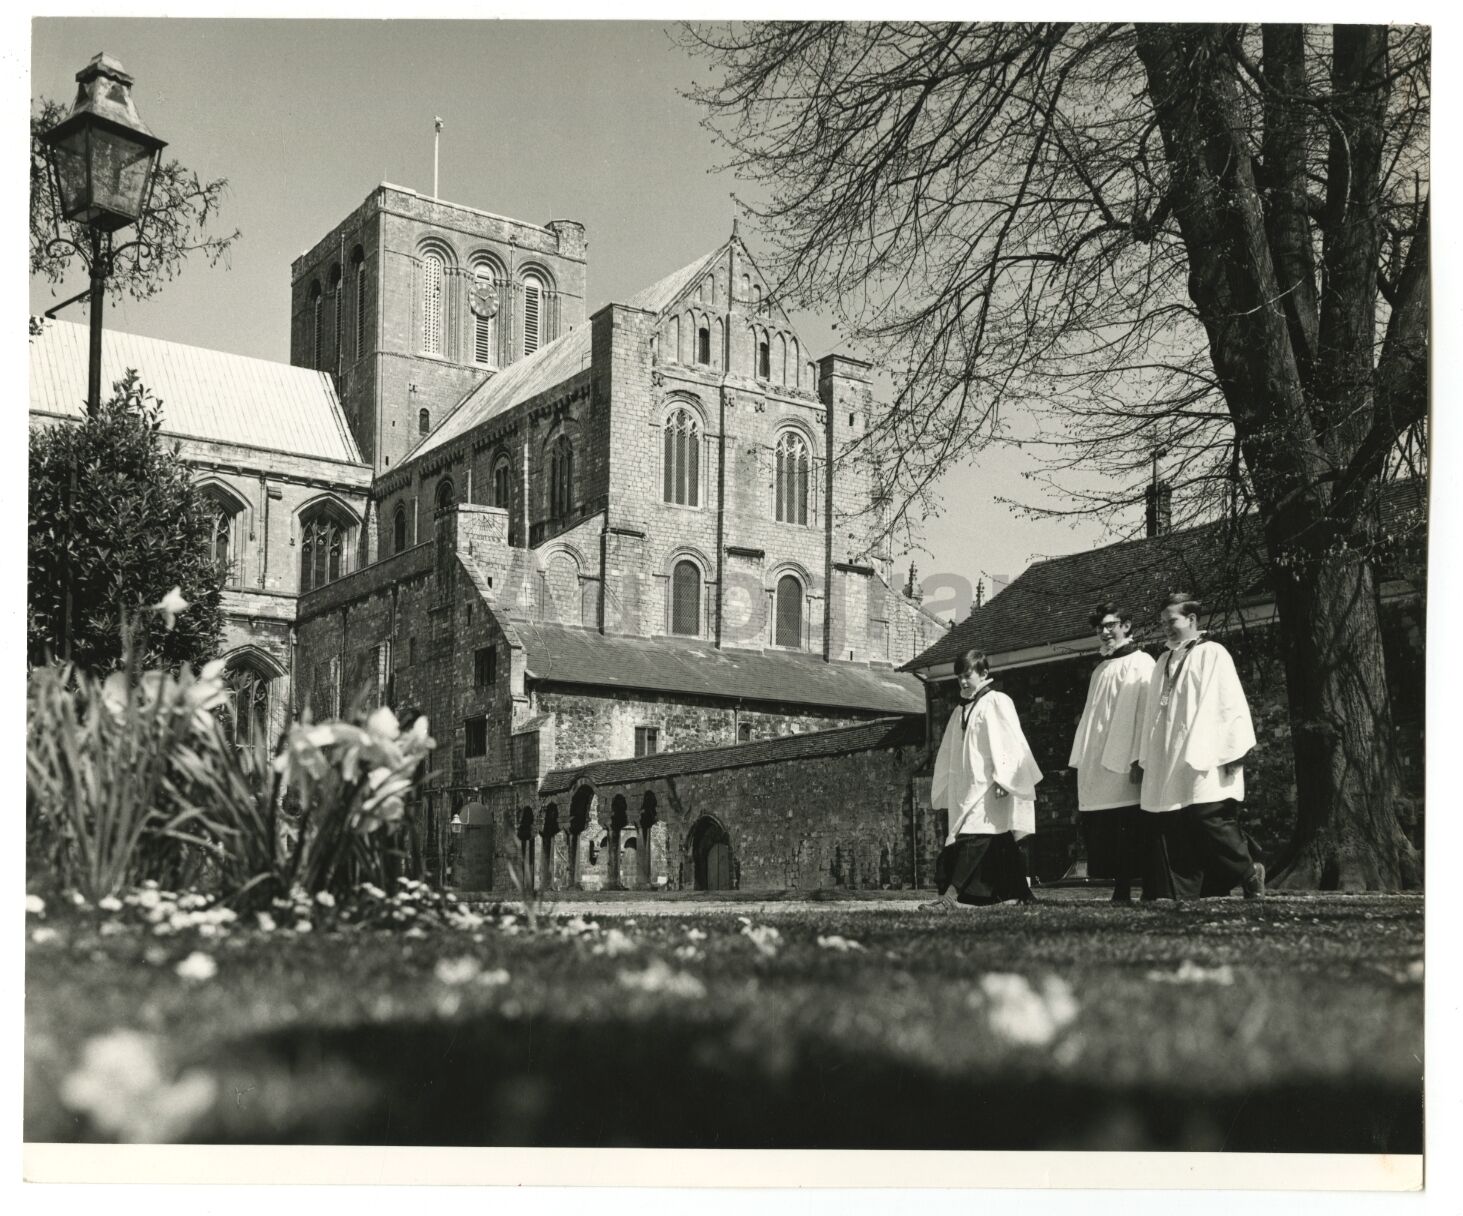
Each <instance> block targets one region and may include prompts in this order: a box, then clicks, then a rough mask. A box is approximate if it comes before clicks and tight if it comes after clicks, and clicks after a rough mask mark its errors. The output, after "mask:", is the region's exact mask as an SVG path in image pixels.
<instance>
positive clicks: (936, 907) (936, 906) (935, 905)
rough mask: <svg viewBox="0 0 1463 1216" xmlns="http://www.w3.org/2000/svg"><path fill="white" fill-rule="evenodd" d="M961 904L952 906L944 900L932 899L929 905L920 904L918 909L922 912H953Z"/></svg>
mask: <svg viewBox="0 0 1463 1216" xmlns="http://www.w3.org/2000/svg"><path fill="white" fill-rule="evenodd" d="M959 906H960V905H959V904H952V903H949V902H947V901H946V900H943V899H932V900H930V902H929V903H927V904H920V906H919V908H918V909H917V910H918V911H920V912H953V911H955V909H956V908H958V907H959Z"/></svg>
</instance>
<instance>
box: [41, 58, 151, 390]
mask: <svg viewBox="0 0 1463 1216" xmlns="http://www.w3.org/2000/svg"><path fill="white" fill-rule="evenodd" d="M76 83H77V86H78V87H77V90H76V100H75V101H74V102H72V103H71V113H70V114H68V115H67V116H66V117H65V118H64V119H62V120H61V121H60V122H59V123H57V124H56V125H55V126H54V127H52V128H51V129H50V130H49V131H47V132H46V133H45V134H44V135H43V136H41V143H42V145H43V146H44V147H45V149H46V160H47V162H48V164H49V165H50V169H51V189H52V192H53V194H54V197H55V204H56V205H55V215H56V238H55V240H53V241H52V242H51V244H52V245H53V246H54V245H58V244H59V245H69V246H71V248H72V249H74V250H75V251H76V252H77V253H80V254H81V255H82V256H83V258H85V260H86V262H87V265H88V269H89V270H90V272H91V284H90V286H89V287H88V289H87V291H86V292H85V293H83V294H84V295H85V296H86V297H87V298H89V300H90V302H91V303H90V310H91V318H90V320H91V349H90V355H89V360H88V363H87V398H86V409H87V414H88V415H89V416H90V417H93V418H94V417H96V415H97V413H98V412H99V411H100V409H101V397H102V304H103V295H104V292H105V288H106V281H107V276H108V275H109V274H110V273H111V269H112V259H113V257H114V256H115V252H116V251H114V250H113V249H112V234H113V233H114V232H117V231H118V230H119V229H122V228H126V227H127V226H128V225H130V224H135V223H137V221H138V220H140V219H141V218H142V216H143V214H144V213H145V212H146V210H147V206H148V203H149V202H150V201H151V198H152V184H153V180H154V178H155V177H156V174H157V165H158V159H159V157H160V155H161V153H162V150H163V149H164V148H165V147H167V144H166V142H165V141H163V140H161V139H159V138H158V137H157V136H156V135H154V134H153V133H152V132H151V131H149V130H148V129H147V126H146V125H145V124H144V123H143V121H142V119H141V118H140V117H139V116H138V113H137V107H136V106H135V105H134V104H133V102H132V77H131V76H129V75H128V74H127V73H126V72H125V71H124V70H123V69H122V65H121V64H120V63H118V62H117V61H116V60H115V59H113V58H112V57H111V56H110V55H107V54H105V53H102V54H99V55H97V56H96V57H95V58H93V59H92V61H91V62H90V63H88V64H87V65H86V67H84V68H82V69H81V71H79V72H77V73H76ZM62 220H66V221H67V222H69V223H73V224H79V225H81V226H82V227H84V228H86V229H87V231H88V233H89V236H90V241H89V248H88V249H85V250H83V249H82V248H81V246H79V245H77V244H76V242H75V241H72V240H69V239H68V238H66V237H64V236H62V235H61V221H62ZM134 243H137V244H140V243H141V237H139V238H138V241H137V242H134ZM126 247H127V246H124V248H126ZM80 298H81V296H77V297H74V299H80ZM71 302H72V301H71V300H68V301H67V302H66V303H68V304H69V303H71ZM63 307H64V305H63ZM52 311H53V312H54V311H55V310H54V309H53V310H52Z"/></svg>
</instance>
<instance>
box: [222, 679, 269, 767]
mask: <svg viewBox="0 0 1463 1216" xmlns="http://www.w3.org/2000/svg"><path fill="white" fill-rule="evenodd" d="M224 682H225V683H226V684H227V685H228V687H229V691H230V693H231V694H232V696H233V704H232V705H231V707H230V710H229V715H228V723H227V725H228V730H229V734H230V736H231V737H232V739H233V741H234V745H235V746H236V747H238V748H239V749H240V750H241V751H252V752H254V753H255V754H256V755H259V756H265V755H268V753H269V750H270V743H271V740H270V738H269V709H270V705H269V699H270V685H271V683H272V680H271V678H270V676H269V675H267V674H266V673H264V672H262V671H260V670H259V669H258V668H257V667H255V666H254V665H253V664H252V663H249V662H240V661H231V662H230V663H229V665H228V667H227V668H226V669H225V671H224Z"/></svg>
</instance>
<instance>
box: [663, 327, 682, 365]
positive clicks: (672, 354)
mask: <svg viewBox="0 0 1463 1216" xmlns="http://www.w3.org/2000/svg"><path fill="white" fill-rule="evenodd" d="M666 358H668V359H674V360H675V361H676V362H677V363H684V362H685V361H686V355H685V352H684V351H682V350H681V318H680V317H678V316H676V317H672V318H671V332H670V337H669V339H668V340H667V342H666Z"/></svg>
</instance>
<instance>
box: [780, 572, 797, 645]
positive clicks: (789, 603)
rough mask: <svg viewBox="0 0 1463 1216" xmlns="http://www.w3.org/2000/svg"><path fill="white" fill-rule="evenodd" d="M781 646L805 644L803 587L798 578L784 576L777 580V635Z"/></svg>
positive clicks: (789, 575)
mask: <svg viewBox="0 0 1463 1216" xmlns="http://www.w3.org/2000/svg"><path fill="white" fill-rule="evenodd" d="M775 640H776V642H777V644H778V645H779V646H792V647H801V646H802V644H803V585H802V583H800V582H798V580H797V577H796V576H795V575H791V574H784V575H783V576H782V577H781V578H780V579H778V580H777V634H776V639H775Z"/></svg>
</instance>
